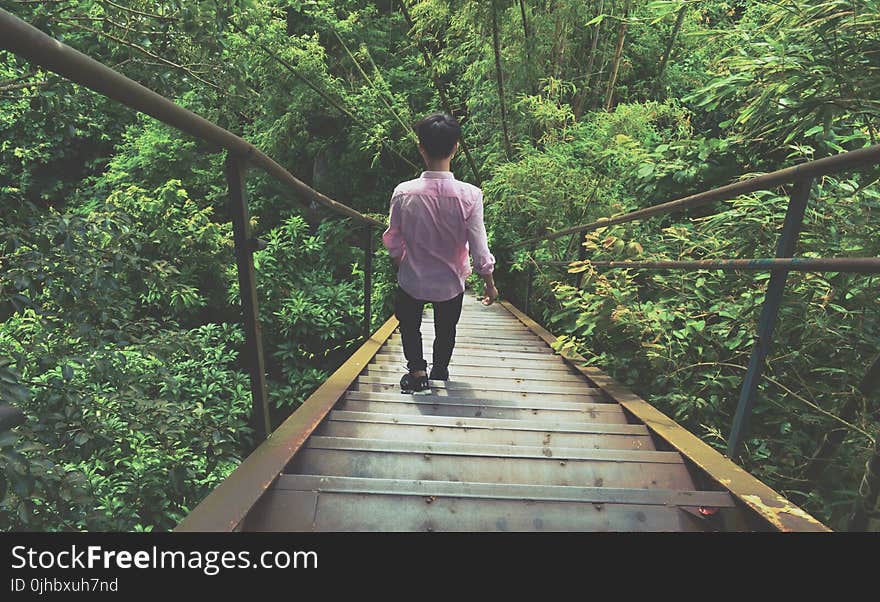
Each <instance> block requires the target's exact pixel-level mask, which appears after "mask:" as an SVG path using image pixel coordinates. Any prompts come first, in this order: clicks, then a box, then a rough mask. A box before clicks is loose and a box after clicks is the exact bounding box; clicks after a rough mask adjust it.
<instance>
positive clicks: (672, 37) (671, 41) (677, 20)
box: [651, 4, 687, 97]
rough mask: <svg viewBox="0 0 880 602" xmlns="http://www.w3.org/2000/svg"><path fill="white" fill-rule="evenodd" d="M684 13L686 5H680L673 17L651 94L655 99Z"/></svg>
mask: <svg viewBox="0 0 880 602" xmlns="http://www.w3.org/2000/svg"><path fill="white" fill-rule="evenodd" d="M685 12H687V4H682V5H681V8H680V9H678V15H677V16H676V17H675V25H674V26H673V28H672V34H670V36H669V41H668V42H667V43H666V52H664V53H663V57H662V58H661V59H660V69H658V70H657V80H656V81H655V82H654V90H653V91H652V94H651V95H652V96H654V97H656V96H657V93H658V92H659V91H660V85H661V84H662V82H663V74H664V73H665V72H666V65H668V64H669V57H670V56H672V50H673V48H674V47H675V40H676V39H677V38H678V33H679V32H680V31H681V24H682V23H683V22H684V15H685Z"/></svg>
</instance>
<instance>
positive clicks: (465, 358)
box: [375, 346, 571, 373]
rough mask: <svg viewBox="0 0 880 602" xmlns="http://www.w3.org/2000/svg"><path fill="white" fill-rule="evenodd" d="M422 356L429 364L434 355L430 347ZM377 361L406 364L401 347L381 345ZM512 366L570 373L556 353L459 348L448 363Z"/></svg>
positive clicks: (451, 368) (451, 365) (453, 366)
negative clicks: (472, 351) (529, 354)
mask: <svg viewBox="0 0 880 602" xmlns="http://www.w3.org/2000/svg"><path fill="white" fill-rule="evenodd" d="M422 354H423V357H424V358H425V360H427V362H428V363H429V364H430V363H431V360H432V359H433V357H434V352H433V350H432V349H431V347H430V346H429V347H425V348H424V349H423V353H422ZM522 355H528V354H522ZM375 357H376V361H377V362H384V363H389V364H395V365H401V364H403V365H406V357H405V356H404V355H403V350H402V349H388V348H385V347H383V348H382V349H381V350H380V351H379V353H377V354H376V356H375ZM459 365H465V366H487V365H489V366H496V367H501V366H513V367H516V368H532V369H533V370H562V371H564V372H568V373H571V372H570V370H571V368H569V366H568V364H566V363H565V361H564V360H563V359H562V358H561V357H559V356H558V355H544V354H534V357H532V356H528V357H522V356H521V355H517V354H507V353H503V354H502V353H470V352H465V351H464V350H461V349H456V350H453V352H452V362H451V363H450V365H449V369H450V370H454V369H455V366H459Z"/></svg>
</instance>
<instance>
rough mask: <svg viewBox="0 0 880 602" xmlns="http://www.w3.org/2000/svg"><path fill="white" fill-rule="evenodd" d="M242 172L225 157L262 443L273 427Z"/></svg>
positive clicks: (255, 413)
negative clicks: (267, 391)
mask: <svg viewBox="0 0 880 602" xmlns="http://www.w3.org/2000/svg"><path fill="white" fill-rule="evenodd" d="M244 172H245V166H244V165H243V164H242V162H241V160H240V159H239V158H238V157H235V156H234V155H227V157H226V181H227V183H228V185H229V213H230V214H231V216H232V237H233V241H234V243H235V263H236V266H237V268H238V290H239V297H240V298H241V313H242V319H243V322H244V337H245V350H244V355H245V358H246V363H247V368H248V372H249V373H250V376H251V396H252V397H253V420H254V423H255V424H256V427H257V433H258V435H259V439H260V440H261V441H262V440H265V439H266V438H267V437H268V436H269V433H271V432H272V425H271V424H270V420H269V405H268V401H267V399H266V362H265V359H264V357H263V336H262V333H261V331H260V305H259V302H258V301H257V278H256V275H255V274H254V248H255V245H256V241H255V240H254V239H253V238H252V237H251V226H250V215H249V214H248V206H247V189H246V188H245V181H244Z"/></svg>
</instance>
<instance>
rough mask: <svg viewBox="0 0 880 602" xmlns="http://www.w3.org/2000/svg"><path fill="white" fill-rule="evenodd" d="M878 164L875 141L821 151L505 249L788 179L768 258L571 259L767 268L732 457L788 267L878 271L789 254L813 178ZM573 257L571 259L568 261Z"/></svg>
mask: <svg viewBox="0 0 880 602" xmlns="http://www.w3.org/2000/svg"><path fill="white" fill-rule="evenodd" d="M876 164H880V144H875V145H873V146H869V147H866V148H862V149H858V150H854V151H849V152H846V153H841V154H839V155H835V156H833V157H826V158H824V159H818V160H816V161H810V162H808V163H802V164H800V165H795V166H794V167H788V168H785V169H780V170H778V171H774V172H771V173H769V174H765V175H762V176H757V177H754V178H749V179H747V180H744V181H741V182H737V183H734V184H728V185H727V186H722V187H720V188H715V189H713V190H709V191H706V192H701V193H699V194H694V195H691V196H687V197H684V198H681V199H678V200H674V201H669V202H667V203H661V204H659V205H654V206H652V207H646V208H645V209H639V210H637V211H631V212H629V213H625V214H623V215H619V216H616V217H611V218H603V219H599V220H596V221H594V222H592V223H589V224H583V225H580V226H572V227H570V228H565V229H563V230H558V231H556V232H551V233H549V234H546V235H544V236H538V237H534V238H530V239H527V240H525V241H522V242H520V243H517V244H515V245H512V246H511V247H510V248H511V249H514V250H515V249H521V248H523V247H528V248H529V249H534V248H535V246H537V244H538V243H541V242H546V241H548V240H553V239H556V238H560V237H562V236H566V235H568V234H572V235H574V234H577V233H580V232H586V231H591V230H597V229H599V228H604V227H608V226H614V225H617V224H622V223H626V222H631V221H635V220H639V219H643V218H647V217H654V216H657V215H663V214H668V213H672V212H674V211H679V210H681V209H687V208H691V207H697V206H701V205H706V204H708V203H712V202H717V201H724V200H729V199H731V198H734V197H737V196H739V195H742V194H747V193H750V192H756V191H758V190H769V189H772V188H775V187H777V186H780V185H782V184H786V183H792V184H793V186H792V187H791V190H790V191H789V202H788V208H787V210H786V214H785V221H784V223H783V227H782V233H781V235H780V237H779V240H778V242H777V247H776V257H775V258H774V259H716V260H702V261H598V262H589V261H584V258H583V257H582V258H581V260H580V261H579V262H577V263H579V264H581V265H594V266H595V267H602V268H611V269H615V268H634V269H649V270H655V269H664V270H666V269H669V270H695V269H716V270H769V271H770V282H769V284H768V287H767V291H766V293H765V295H764V303H763V305H762V307H761V316H760V318H759V322H758V333H757V337H756V339H755V345H754V348H753V350H752V354H751V357H750V359H749V366H748V369H747V371H746V375H745V378H744V379H743V384H742V388H741V389H740V395H739V401H738V403H737V408H736V413H735V415H734V419H733V424H732V426H731V432H730V436H729V438H728V447H727V455H728V456H729V457H731V458H733V457H734V456H735V454H736V452H737V449H738V447H739V444H740V443H741V441H742V439H743V433H744V432H745V429H746V425H747V424H748V420H749V417H750V415H751V411H752V406H753V405H754V402H755V396H756V394H757V389H758V381H759V380H760V378H761V374H762V372H763V369H764V362H765V360H766V358H767V355H768V353H769V350H770V342H771V339H772V337H773V329H774V327H775V324H776V317H777V314H778V311H779V307H780V304H781V302H782V295H783V292H784V290H785V284H786V280H787V278H788V273H789V272H790V271H801V272H810V271H826V272H857V273H878V272H880V258H876V257H839V258H828V257H819V258H801V257H793V255H794V250H795V246H796V244H797V240H798V237H799V235H800V230H801V227H802V225H803V219H804V214H805V211H806V206H807V202H808V201H809V198H810V192H811V190H812V187H813V182H814V180H815V179H816V178H818V177H821V176H824V175H827V174H829V173H833V172H838V171H845V170H853V169H857V168H859V167H863V166H865V165H876ZM529 259H530V261H529V272H528V275H527V277H526V278H527V283H526V287H527V288H526V298H525V310H526V312H528V309H529V301H530V299H529V298H530V297H531V289H532V278H533V266H534V265H535V261H534V259H533V258H531V257H530V258H529ZM558 263H562V262H546V263H545V265H554V264H558ZM569 263H570V264H571V263H575V262H569Z"/></svg>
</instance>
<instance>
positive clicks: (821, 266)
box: [538, 257, 880, 274]
mask: <svg viewBox="0 0 880 602" xmlns="http://www.w3.org/2000/svg"><path fill="white" fill-rule="evenodd" d="M538 265H544V266H550V267H569V268H576V267H581V266H585V267H594V268H603V269H634V270H685V271H695V270H726V271H736V270H749V271H775V270H781V269H784V270H787V271H789V272H847V273H860V274H877V273H880V257H821V258H813V257H791V258H788V259H780V258H775V259H704V260H698V261H583V262H574V261H571V262H569V261H541V262H538Z"/></svg>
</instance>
